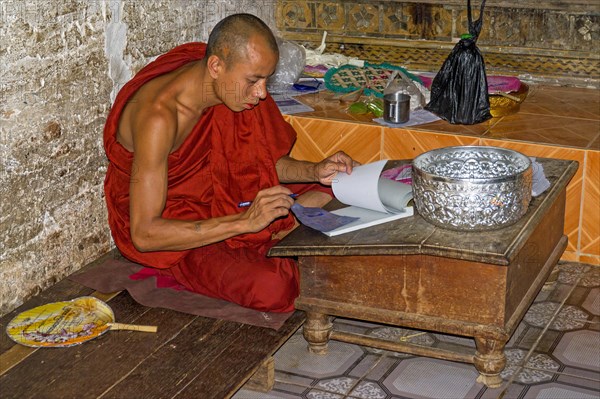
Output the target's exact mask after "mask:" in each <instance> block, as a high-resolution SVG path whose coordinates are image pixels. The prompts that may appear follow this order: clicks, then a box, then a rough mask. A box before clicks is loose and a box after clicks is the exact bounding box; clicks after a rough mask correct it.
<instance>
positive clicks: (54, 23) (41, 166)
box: [0, 0, 274, 314]
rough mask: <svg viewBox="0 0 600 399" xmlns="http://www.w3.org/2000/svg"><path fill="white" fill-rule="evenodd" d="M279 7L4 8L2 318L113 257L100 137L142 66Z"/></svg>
mask: <svg viewBox="0 0 600 399" xmlns="http://www.w3.org/2000/svg"><path fill="white" fill-rule="evenodd" d="M241 10H243V11H244V12H249V13H253V14H255V15H258V16H260V17H261V18H263V20H265V21H266V22H267V23H268V24H269V25H271V26H274V0H265V1H260V0H259V1H256V0H255V1H248V0H242V1H235V2H231V1H225V0H216V1H215V0H212V1H206V0H110V1H109V0H106V1H104V0H102V1H100V0H96V1H95V0H3V1H2V2H1V3H0V20H1V24H0V34H1V37H2V40H1V42H0V43H1V44H0V57H1V60H0V94H1V101H0V160H1V162H0V231H2V236H1V245H0V314H4V313H6V312H8V311H10V310H11V309H13V308H14V307H16V306H18V305H19V304H21V303H22V302H23V301H24V300H25V299H27V298H28V297H29V296H31V295H34V294H36V293H38V292H39V291H40V290H42V289H44V288H46V287H48V286H49V285H51V284H53V283H54V282H56V281H58V280H60V279H61V278H63V277H64V276H65V275H68V274H69V273H71V272H73V271H75V270H77V269H78V268H80V267H81V266H83V265H85V264H86V263H88V262H89V261H91V260H93V259H95V258H97V257H98V256H99V255H101V254H103V253H106V252H107V251H108V250H109V249H110V248H111V247H112V242H111V239H110V233H109V230H108V227H107V223H106V210H105V205H104V198H103V189H102V183H103V179H104V173H105V170H106V158H105V155H104V151H103V148H102V128H103V125H104V121H105V118H106V115H107V113H108V111H109V109H110V105H111V101H112V99H114V97H115V95H116V93H117V91H118V89H119V88H120V87H121V86H122V85H123V84H124V83H125V82H126V81H127V80H128V79H129V78H130V77H131V76H133V74H134V73H135V72H136V71H137V70H139V69H140V68H141V67H142V66H143V65H144V64H146V63H147V62H148V61H150V60H151V59H153V58H154V57H156V56H157V55H159V54H161V53H163V52H164V51H166V50H168V49H169V48H171V47H173V46H175V45H177V44H181V43H183V42H187V41H193V40H206V39H207V37H208V33H209V32H210V30H211V29H212V27H213V26H214V25H215V23H216V22H217V21H219V20H220V19H221V18H222V17H224V16H226V15H229V14H232V13H235V12H240V11H241Z"/></svg>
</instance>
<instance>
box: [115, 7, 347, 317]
mask: <svg viewBox="0 0 600 399" xmlns="http://www.w3.org/2000/svg"><path fill="white" fill-rule="evenodd" d="M278 57H279V53H278V47H277V43H276V40H275V38H274V36H273V33H272V32H271V30H270V29H269V27H268V26H267V25H266V24H265V23H264V22H262V21H261V20H260V19H258V18H257V17H254V16H252V15H249V14H236V15H231V16H229V17H227V18H225V19H223V20H222V21H221V22H219V23H218V24H217V25H216V26H215V28H214V30H213V31H212V32H211V34H210V36H209V39H208V43H207V44H206V45H205V44H202V43H189V44H185V45H182V46H179V47H176V48H175V49H173V50H172V51H170V52H168V53H167V54H164V55H162V56H161V57H159V58H158V59H157V60H156V61H154V62H152V63H150V64H149V65H148V66H146V67H145V68H143V69H142V70H141V71H140V72H139V73H138V74H137V75H136V76H135V77H134V78H133V79H132V80H131V81H130V82H128V83H127V84H126V85H125V86H124V87H123V88H122V89H121V91H120V92H119V95H118V96H117V98H116V100H115V103H114V105H113V108H112V110H111V112H110V114H109V116H108V119H107V122H106V126H105V129H104V146H105V150H106V154H107V157H108V159H109V166H108V170H107V173H106V179H105V196H106V203H107V207H108V215H109V225H110V229H111V232H112V235H113V238H114V240H115V243H116V245H117V247H118V248H119V250H120V251H121V253H122V254H123V255H124V256H125V257H126V258H128V259H130V260H131V261H133V262H137V263H140V264H142V265H144V266H147V267H151V268H154V270H157V271H158V273H159V274H160V275H162V276H168V277H169V278H174V279H175V280H176V281H177V282H178V283H179V284H181V285H183V286H184V287H185V288H187V289H188V290H191V291H194V292H197V293H200V294H203V295H207V296H211V297H214V298H221V299H225V300H228V301H231V302H234V303H237V304H239V305H241V306H244V307H248V308H252V309H257V310H260V311H273V312H288V311H291V310H293V308H294V299H295V298H296V297H297V295H298V272H297V267H296V265H295V263H294V261H293V260H292V259H287V258H270V257H267V256H266V254H267V251H268V250H269V248H271V246H273V245H274V244H275V243H276V242H277V240H279V239H281V238H282V237H283V236H284V235H285V234H287V233H288V232H289V231H291V230H292V229H293V228H294V227H295V226H296V225H297V222H296V221H295V219H294V217H293V215H292V214H291V213H290V207H291V206H292V205H293V203H294V199H293V198H292V197H291V194H292V193H295V194H299V196H298V197H297V198H296V201H298V203H301V204H303V205H305V206H323V205H324V204H325V203H327V202H328V201H329V200H330V199H331V195H330V194H329V193H327V192H326V190H325V191H324V190H323V189H322V187H324V186H328V185H330V184H331V182H332V179H334V178H335V176H336V174H337V173H338V172H347V173H351V172H352V168H353V166H354V165H355V164H356V162H355V161H353V160H352V159H351V158H350V157H349V156H348V155H346V154H345V153H344V152H338V153H336V154H334V155H332V156H330V157H328V158H326V159H324V160H323V161H321V162H318V163H313V162H306V161H299V160H295V159H293V158H291V157H290V156H289V155H288V154H289V152H290V149H291V147H292V145H293V143H294V140H295V137H296V135H295V132H294V130H293V128H292V127H291V126H290V125H289V124H288V123H286V122H285V121H284V120H283V117H282V116H281V113H280V112H279V110H278V108H277V106H276V105H275V103H274V101H273V99H272V98H271V97H270V96H269V95H268V93H267V89H266V81H267V78H268V77H269V76H270V75H272V74H273V72H274V71H275V67H276V65H277V62H278ZM311 182H312V183H316V184H307V183H311ZM298 183H300V184H298ZM242 201H251V204H250V206H248V207H244V208H240V207H239V206H238V204H239V203H240V202H242Z"/></svg>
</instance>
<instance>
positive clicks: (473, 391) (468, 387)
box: [383, 358, 482, 399]
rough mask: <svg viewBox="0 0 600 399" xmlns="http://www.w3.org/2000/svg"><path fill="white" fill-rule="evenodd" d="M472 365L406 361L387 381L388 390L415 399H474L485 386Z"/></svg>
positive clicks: (435, 360)
mask: <svg viewBox="0 0 600 399" xmlns="http://www.w3.org/2000/svg"><path fill="white" fill-rule="evenodd" d="M478 375H479V374H478V373H477V371H476V370H475V367H473V366H472V365H467V364H461V363H455V362H449V361H443V360H437V359H428V358H414V359H405V360H403V361H402V362H400V364H399V365H398V366H397V367H396V368H395V370H394V371H392V372H391V373H390V375H389V376H388V377H387V378H386V379H385V380H384V382H383V383H384V385H385V387H386V388H387V389H388V390H389V391H390V392H392V393H393V394H397V395H400V396H406V397H409V398H415V399H444V398H449V399H455V398H475V397H476V396H477V393H478V392H479V391H480V390H481V388H482V385H481V384H477V383H476V379H477V376H478Z"/></svg>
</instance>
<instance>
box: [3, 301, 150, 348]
mask: <svg viewBox="0 0 600 399" xmlns="http://www.w3.org/2000/svg"><path fill="white" fill-rule="evenodd" d="M114 321H115V315H114V313H113V311H112V309H111V308H110V307H109V306H108V305H107V304H106V303H105V302H103V301H101V300H100V299H98V298H94V297H91V296H84V297H80V298H76V299H73V300H72V301H65V302H53V303H48V304H46V305H42V306H38V307H35V308H33V309H29V310H26V311H24V312H22V313H20V314H18V315H17V316H16V317H15V318H14V319H12V320H11V321H10V322H9V323H8V326H7V327H6V332H7V333H8V336H9V337H10V338H11V339H12V340H13V341H15V342H16V343H18V344H21V345H25V346H33V347H65V346H73V345H77V344H81V343H83V342H86V341H89V340H90V339H94V338H96V337H98V336H100V335H102V334H104V333H105V332H107V331H108V330H134V331H143V332H156V327H155V326H136V325H131V324H121V323H115V322H114Z"/></svg>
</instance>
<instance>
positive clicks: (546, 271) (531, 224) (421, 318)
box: [270, 159, 578, 387]
mask: <svg viewBox="0 0 600 399" xmlns="http://www.w3.org/2000/svg"><path fill="white" fill-rule="evenodd" d="M541 161H542V162H543V163H544V164H546V165H549V166H550V169H553V172H555V174H554V175H553V178H552V179H551V180H552V181H553V183H552V185H551V187H550V188H549V189H548V191H547V192H546V193H544V194H542V196H540V197H539V198H538V199H533V201H535V202H534V203H535V206H534V209H532V213H531V214H529V215H528V218H527V219H525V220H524V221H523V222H522V223H521V224H520V225H519V226H518V234H516V235H515V237H514V239H511V240H512V241H511V242H510V245H508V246H507V247H506V248H505V250H504V251H502V252H501V253H499V254H497V256H495V257H488V258H485V257H484V258H483V259H484V260H481V259H479V258H477V257H474V258H468V257H467V259H465V258H464V257H462V256H460V253H451V251H450V257H451V258H453V259H454V260H455V261H456V260H458V261H465V262H467V263H471V262H477V261H479V262H485V261H487V262H489V263H488V265H489V266H490V267H495V268H496V270H500V269H498V268H501V269H503V270H505V272H504V273H505V276H504V280H502V281H501V282H503V283H504V284H505V285H506V284H509V285H510V284H513V283H514V281H515V280H517V278H516V277H517V276H518V272H514V271H513V270H515V269H521V268H526V267H528V266H530V265H532V264H534V266H535V267H534V269H535V272H528V273H529V274H527V275H526V276H525V277H526V278H527V279H528V281H527V282H528V283H530V285H529V286H526V283H514V284H515V285H516V286H517V288H518V289H516V291H517V292H516V293H514V292H512V291H510V292H509V291H508V288H506V287H504V288H505V290H506V291H507V292H505V296H506V297H505V301H506V302H505V303H504V304H503V306H504V307H503V308H502V311H503V313H502V314H503V317H504V318H503V319H502V321H501V322H498V321H496V322H486V323H478V322H468V321H465V320H459V319H452V318H447V317H436V316H432V315H424V314H417V313H414V312H413V313H411V312H403V311H394V310H390V309H383V308H378V307H376V306H362V305H361V304H360V303H357V302H359V301H357V302H355V303H352V301H350V300H348V298H346V297H343V295H344V294H341V295H342V297H343V299H341V300H328V299H327V298H323V297H327V296H328V294H327V293H325V292H326V291H325V290H326V289H325V288H324V287H325V286H327V281H323V280H320V281H317V280H318V278H319V277H318V276H316V277H315V276H311V274H313V275H314V274H318V271H319V268H318V266H319V265H320V266H322V267H321V268H322V269H326V268H327V267H329V268H335V267H337V266H336V265H335V264H332V261H331V260H327V259H328V258H329V259H331V258H332V257H333V258H336V260H340V262H339V263H344V262H345V261H344V260H343V259H352V258H360V257H361V256H362V257H365V256H367V257H369V256H373V255H375V256H373V262H377V260H381V259H383V258H384V257H386V256H387V257H390V256H391V257H395V258H397V259H399V260H401V261H405V260H406V259H420V258H434V257H436V256H437V257H439V256H440V253H439V250H438V251H434V252H433V253H431V251H430V250H429V249H428V248H426V246H424V245H418V246H414V245H413V246H411V245H405V246H402V245H400V246H396V247H395V251H391V252H388V253H387V254H386V255H380V256H377V255H376V254H378V253H379V254H382V253H384V252H385V251H386V248H385V245H379V244H377V245H378V246H377V249H376V250H373V248H370V249H371V251H369V250H367V251H365V248H367V249H369V248H368V246H366V247H361V245H360V243H359V241H358V240H355V239H354V238H352V239H351V240H349V242H348V243H343V244H342V245H338V243H337V242H333V243H332V244H331V245H330V244H328V241H326V240H324V239H323V238H322V237H319V236H318V234H313V233H310V232H308V233H306V234H305V235H304V236H303V235H300V236H293V235H290V236H288V237H287V238H286V239H284V241H283V243H282V244H283V245H280V244H278V245H276V246H275V247H273V248H272V250H271V252H270V255H274V256H298V258H299V267H300V270H301V293H300V296H299V298H298V299H297V300H296V308H297V309H300V310H304V311H306V312H307V319H306V322H305V325H304V329H303V334H304V337H305V339H306V340H307V342H308V343H309V350H310V351H311V352H313V353H317V354H324V353H326V352H327V344H328V341H329V340H330V339H334V340H339V341H343V342H348V343H354V344H359V345H365V346H372V347H376V348H379V349H384V350H393V351H399V352H406V353H410V354H414V355H421V356H430V357H435V358H440V359H445V360H451V361H458V362H465V363H472V364H474V366H475V368H476V369H477V371H478V372H479V377H478V379H477V381H478V382H481V383H483V384H485V385H487V386H489V387H498V386H500V384H501V383H502V378H501V377H500V372H501V371H502V370H503V369H504V367H505V365H506V357H505V355H504V346H505V345H506V343H507V342H508V340H509V339H510V336H511V335H512V333H513V332H514V330H515V329H516V327H517V325H518V323H519V322H520V320H521V319H522V318H523V316H524V314H525V313H526V311H527V309H528V308H529V306H530V305H531V303H532V302H533V300H534V299H535V297H536V295H537V293H538V292H539V291H540V289H541V287H542V286H543V285H544V282H545V281H546V279H547V278H548V276H549V275H550V273H551V271H552V269H553V268H554V266H555V265H556V263H557V262H558V260H559V259H560V257H561V255H562V253H563V252H564V250H565V248H566V246H567V237H566V236H565V235H564V233H563V227H564V226H563V225H564V212H565V203H566V186H567V184H568V182H569V181H570V180H571V178H572V177H573V176H574V174H575V173H576V171H577V168H578V163H577V162H576V161H566V160H552V159H541ZM558 168H560V171H559V170H557V169H558ZM319 234H320V233H319ZM359 234H360V232H359V233H357V234H356V235H355V237H358V236H359ZM296 237H299V240H298V242H295V241H294V240H295V239H296ZM307 237H308V238H307ZM312 237H314V238H315V240H316V241H315V242H317V243H318V244H316V245H315V246H314V247H311V245H310V243H311V239H312ZM286 240H287V242H286ZM350 243H351V244H350ZM296 244H299V245H296ZM353 244H358V245H355V246H354V247H353V248H349V247H350V246H352V245H353ZM536 246H539V247H540V248H541V249H540V248H536ZM531 247H533V248H534V249H537V253H536V254H535V256H531V258H528V254H527V249H530V248H531ZM434 249H435V248H434ZM331 254H333V256H332V255H331ZM446 259H447V258H446ZM365 262H366V261H365ZM411 262H412V263H411V264H414V263H415V261H411ZM416 262H418V261H416ZM348 263H349V264H351V262H350V261H348ZM358 263H360V261H359V262H358ZM484 266H485V265H484ZM511 266H512V267H511ZM315 271H316V272H317V273H315ZM324 275H326V274H324ZM511 275H512V277H511ZM339 276H340V274H336V275H335V277H338V278H339ZM305 277H307V278H305ZM511 278H512V280H510V279H511ZM311 279H312V280H311ZM304 280H307V281H308V282H305V281H304ZM499 281H500V280H499ZM305 283H306V284H305ZM330 283H331V282H330ZM519 284H520V286H519ZM302 285H306V286H304V287H303V286H302ZM328 288H330V289H331V287H328ZM345 288H346V289H349V287H347V286H346V287H345ZM511 289H513V288H511ZM319 292H321V293H322V294H319ZM319 295H322V296H323V297H319ZM330 296H331V295H330ZM333 297H335V295H333ZM333 316H340V317H350V318H355V319H359V320H366V321H372V322H381V323H386V324H391V325H395V326H399V327H409V328H420V329H424V330H429V331H435V332H442V333H450V334H457V335H463V336H470V337H473V338H474V339H475V346H476V349H475V350H474V352H473V353H470V352H469V351H461V352H454V351H450V350H440V349H439V348H430V347H424V346H419V345H415V344H411V343H408V342H390V341H385V340H382V339H378V338H374V337H367V336H363V335H358V334H355V333H349V332H341V331H335V330H334V329H333V324H332V317H333Z"/></svg>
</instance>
